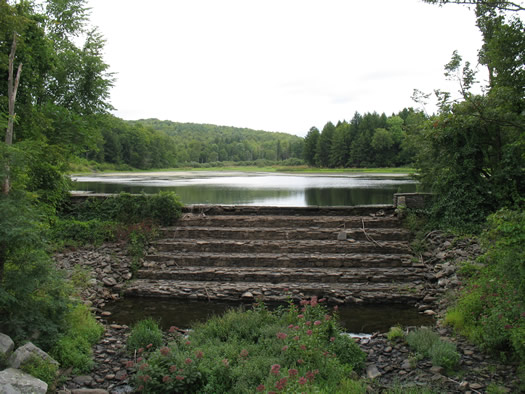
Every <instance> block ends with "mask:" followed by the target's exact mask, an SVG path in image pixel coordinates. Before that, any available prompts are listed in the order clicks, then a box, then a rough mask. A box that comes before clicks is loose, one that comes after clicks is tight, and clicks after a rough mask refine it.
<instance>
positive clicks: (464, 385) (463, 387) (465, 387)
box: [458, 380, 469, 391]
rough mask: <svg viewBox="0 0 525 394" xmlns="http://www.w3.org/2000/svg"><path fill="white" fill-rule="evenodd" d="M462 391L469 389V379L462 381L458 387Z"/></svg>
mask: <svg viewBox="0 0 525 394" xmlns="http://www.w3.org/2000/svg"><path fill="white" fill-rule="evenodd" d="M458 388H459V389H460V390H461V391H467V390H468V388H469V384H468V382H467V381H465V380H464V381H462V382H461V383H460V384H459V387H458Z"/></svg>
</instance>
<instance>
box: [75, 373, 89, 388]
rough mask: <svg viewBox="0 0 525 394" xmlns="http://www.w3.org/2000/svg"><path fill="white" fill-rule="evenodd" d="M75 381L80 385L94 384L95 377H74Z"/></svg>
mask: <svg viewBox="0 0 525 394" xmlns="http://www.w3.org/2000/svg"><path fill="white" fill-rule="evenodd" d="M73 382H74V383H76V384H78V385H79V386H91V385H92V384H93V378H92V377H91V376H88V375H81V376H77V377H75V378H74V379H73Z"/></svg>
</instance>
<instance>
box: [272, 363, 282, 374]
mask: <svg viewBox="0 0 525 394" xmlns="http://www.w3.org/2000/svg"><path fill="white" fill-rule="evenodd" d="M280 369H281V366H280V365H279V364H273V365H272V368H271V369H270V372H271V373H273V374H274V375H279V370H280Z"/></svg>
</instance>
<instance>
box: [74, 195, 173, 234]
mask: <svg viewBox="0 0 525 394" xmlns="http://www.w3.org/2000/svg"><path fill="white" fill-rule="evenodd" d="M181 212H182V204H181V203H180V201H179V200H178V198H177V196H176V195H175V193H173V192H159V193H157V194H140V195H132V194H129V193H120V194H119V195H117V196H112V197H108V198H104V199H101V198H88V199H86V201H85V202H83V203H81V204H79V205H76V206H70V207H69V208H68V209H67V210H65V212H64V213H65V214H66V215H67V216H69V217H72V218H75V219H77V220H82V221H89V220H101V221H118V222H121V223H124V224H134V223H142V222H144V221H148V220H149V221H151V222H154V223H157V224H160V225H163V226H169V225H172V224H174V223H175V221H176V220H177V219H178V218H179V217H180V216H181Z"/></svg>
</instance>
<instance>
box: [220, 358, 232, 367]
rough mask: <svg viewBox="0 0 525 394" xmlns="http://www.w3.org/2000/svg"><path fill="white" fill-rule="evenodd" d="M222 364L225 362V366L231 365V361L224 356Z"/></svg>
mask: <svg viewBox="0 0 525 394" xmlns="http://www.w3.org/2000/svg"><path fill="white" fill-rule="evenodd" d="M222 364H223V365H224V366H225V367H229V366H230V363H229V361H228V359H227V358H223V359H222Z"/></svg>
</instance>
